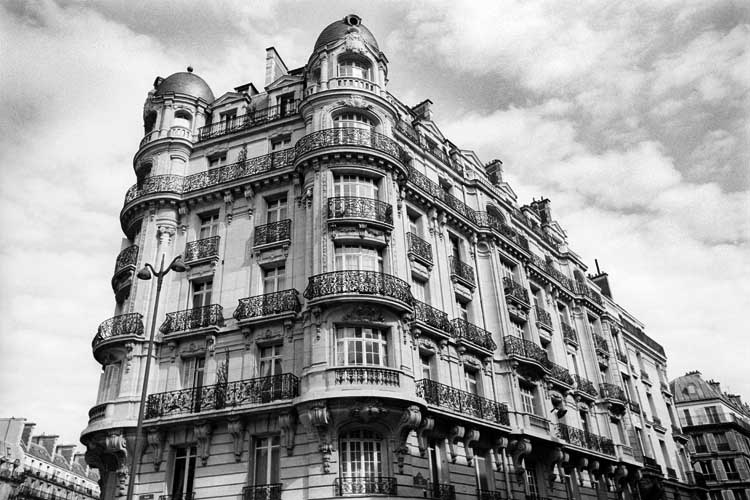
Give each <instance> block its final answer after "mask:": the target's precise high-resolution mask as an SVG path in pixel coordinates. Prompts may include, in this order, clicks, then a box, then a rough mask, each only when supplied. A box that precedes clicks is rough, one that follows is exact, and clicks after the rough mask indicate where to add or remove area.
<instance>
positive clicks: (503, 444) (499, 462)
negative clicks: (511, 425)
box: [492, 436, 508, 472]
mask: <svg viewBox="0 0 750 500" xmlns="http://www.w3.org/2000/svg"><path fill="white" fill-rule="evenodd" d="M507 447H508V438H506V437H503V436H500V437H498V438H497V439H495V444H494V445H493V446H492V452H493V453H494V454H495V468H496V469H497V470H498V471H500V472H501V471H502V469H503V463H504V461H503V454H504V452H505V449H506V448H507Z"/></svg>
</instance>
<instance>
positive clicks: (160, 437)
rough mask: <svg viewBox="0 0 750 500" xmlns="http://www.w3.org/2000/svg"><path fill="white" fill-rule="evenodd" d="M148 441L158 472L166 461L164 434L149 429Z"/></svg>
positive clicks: (157, 430) (155, 468)
mask: <svg viewBox="0 0 750 500" xmlns="http://www.w3.org/2000/svg"><path fill="white" fill-rule="evenodd" d="M146 440H147V442H148V446H149V447H150V448H151V455H152V458H153V461H154V470H155V471H158V470H159V469H160V468H161V463H162V462H163V461H164V441H165V435H164V432H163V431H161V430H159V429H149V430H148V434H147V435H146Z"/></svg>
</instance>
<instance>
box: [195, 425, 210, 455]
mask: <svg viewBox="0 0 750 500" xmlns="http://www.w3.org/2000/svg"><path fill="white" fill-rule="evenodd" d="M193 434H194V435H195V440H196V441H197V442H198V456H199V457H200V458H201V463H202V464H203V465H206V464H207V463H208V457H209V456H210V455H211V449H210V448H211V423H210V422H208V421H206V420H203V421H200V422H196V424H195V426H194V427H193Z"/></svg>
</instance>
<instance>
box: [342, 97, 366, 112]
mask: <svg viewBox="0 0 750 500" xmlns="http://www.w3.org/2000/svg"><path fill="white" fill-rule="evenodd" d="M338 105H339V106H345V107H347V108H359V109H372V104H370V103H369V102H367V101H366V100H365V98H364V97H360V96H358V95H353V96H350V97H347V98H346V99H342V100H341V101H338Z"/></svg>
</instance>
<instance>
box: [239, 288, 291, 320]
mask: <svg viewBox="0 0 750 500" xmlns="http://www.w3.org/2000/svg"><path fill="white" fill-rule="evenodd" d="M299 310H300V303H299V292H298V291H297V290H295V289H293V288H292V289H289V290H282V291H280V292H273V293H266V294H264V295H256V296H254V297H247V298H244V299H240V302H239V304H238V305H237V309H236V310H235V311H234V318H235V319H236V320H237V321H238V322H239V323H241V324H244V323H257V322H260V321H268V320H269V319H273V320H278V319H280V318H287V317H294V316H295V315H296V314H297V313H298V312H299Z"/></svg>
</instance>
